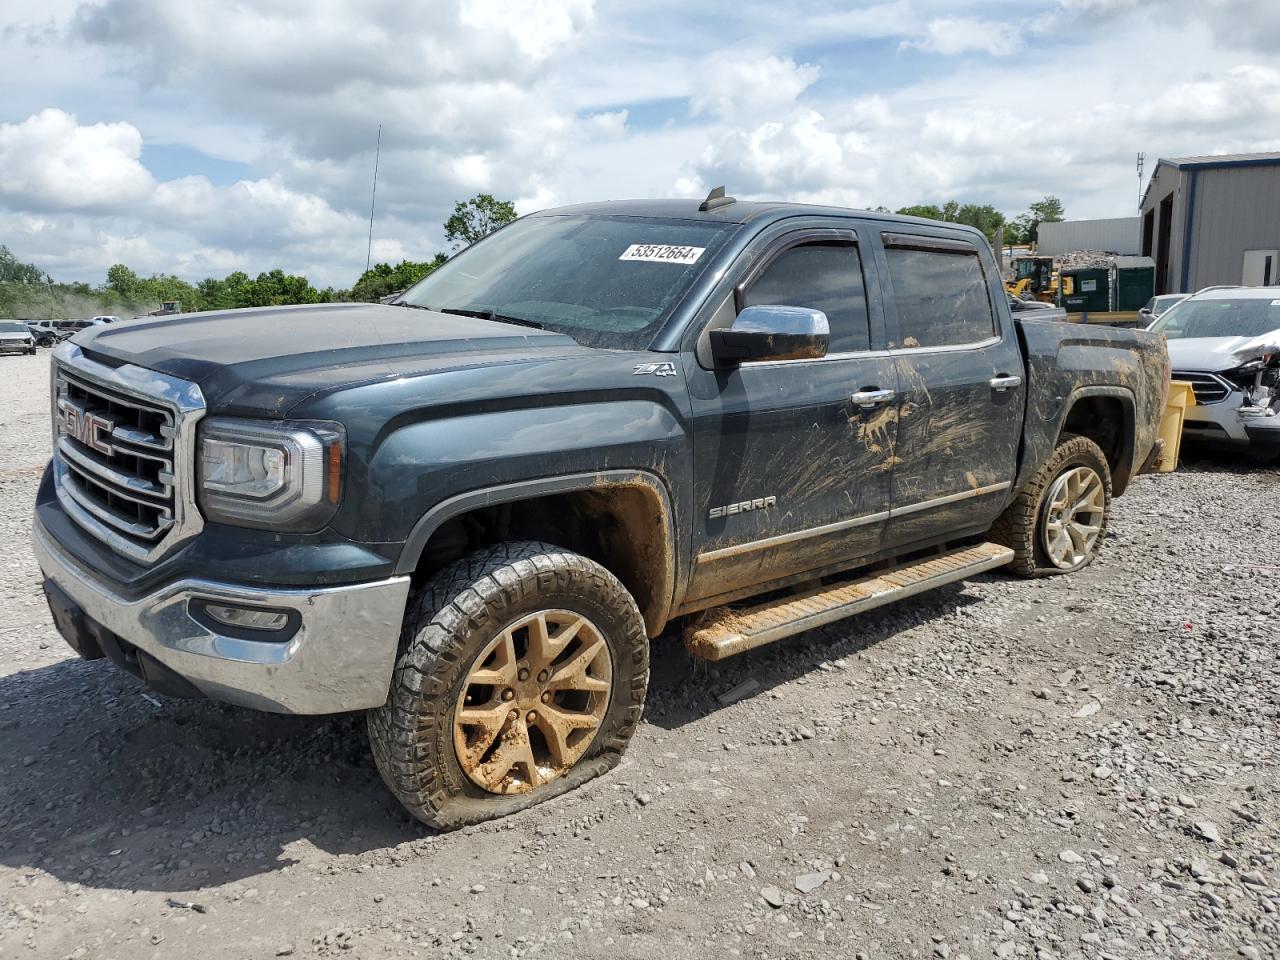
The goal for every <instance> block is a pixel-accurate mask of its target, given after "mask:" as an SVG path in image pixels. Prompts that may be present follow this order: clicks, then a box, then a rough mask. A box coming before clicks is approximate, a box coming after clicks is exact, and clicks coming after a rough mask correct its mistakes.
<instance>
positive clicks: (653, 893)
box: [0, 353, 1280, 960]
mask: <svg viewBox="0 0 1280 960" xmlns="http://www.w3.org/2000/svg"><path fill="white" fill-rule="evenodd" d="M46 357H47V354H44V353H42V355H41V356H40V357H38V358H5V359H4V361H3V362H4V365H5V376H4V378H3V380H2V381H0V430H2V433H0V437H2V439H3V442H2V443H0V535H2V536H3V538H4V543H5V544H6V545H7V550H6V551H5V553H4V559H3V567H2V570H0V597H2V599H0V603H3V609H4V613H5V616H4V618H3V621H0V623H2V626H0V956H3V957H19V956H22V957H25V956H35V957H92V958H94V960H110V958H145V957H174V956H182V957H185V958H203V957H218V958H241V957H243V958H259V957H266V958H269V957H277V956H345V957H387V956H390V957H413V956H421V957H449V956H475V957H485V958H487V957H514V956H524V955H526V954H539V955H542V956H549V957H557V958H559V957H565V958H599V957H637V958H641V957H643V958H652V957H655V956H662V957H664V958H665V960H679V958H685V957H690V958H693V957H697V958H700V960H701V958H707V957H724V956H733V957H736V956H745V957H760V958H765V957H769V958H783V957H811V956H812V957H828V956H830V957H847V958H854V957H866V958H872V960H879V958H897V957H926V958H932V957H941V958H948V957H950V958H960V957H966V956H967V957H970V958H975V960H976V958H986V957H992V956H995V957H1001V958H1007V957H1038V958H1049V957H1088V958H1095V957H1096V958H1138V957H1162V958H1163V957H1181V956H1186V957H1235V956H1241V957H1246V958H1264V957H1276V956H1280V841H1278V839H1277V832H1276V824H1277V821H1280V805H1278V804H1277V794H1278V793H1280V777H1278V776H1277V756H1278V753H1280V749H1278V747H1277V744H1278V743H1280V682H1278V681H1280V662H1278V657H1277V654H1278V652H1280V631H1277V628H1276V624H1277V596H1278V592H1277V588H1276V584H1277V582H1280V547H1278V545H1277V544H1278V543H1280V541H1278V539H1277V523H1278V521H1277V510H1276V507H1277V504H1278V503H1280V497H1278V495H1277V493H1278V490H1280V473H1277V471H1276V470H1275V469H1274V468H1268V469H1263V468H1258V467H1242V466H1236V465H1233V464H1231V463H1230V462H1228V461H1225V460H1221V459H1218V460H1207V461H1204V460H1197V461H1193V462H1191V463H1190V464H1189V465H1187V466H1185V467H1184V468H1183V469H1182V470H1180V471H1179V472H1178V473H1177V474H1174V475H1172V476H1168V477H1159V478H1157V477H1144V478H1141V479H1140V480H1138V481H1137V483H1136V484H1135V485H1134V487H1133V489H1132V490H1131V492H1130V493H1129V494H1128V495H1127V496H1126V497H1124V498H1123V499H1121V500H1120V501H1118V503H1117V506H1116V511H1115V518H1114V522H1113V527H1112V532H1111V534H1110V537H1109V540H1108V543H1107V546H1106V550H1105V553H1104V554H1103V557H1102V559H1101V560H1100V561H1099V562H1098V563H1097V564H1095V565H1094V566H1093V567H1091V568H1090V569H1089V570H1087V571H1085V572H1083V573H1082V574H1079V575H1076V576H1074V577H1068V578H1057V579H1052V580H1044V581H1023V580H1014V579H1010V578H1008V577H1005V576H1002V575H999V574H993V575H988V576H983V577H981V578H978V579H976V580H974V581H972V582H969V583H966V584H963V585H958V586H955V587H952V588H948V589H944V590H942V591H939V592H936V593H934V594H932V595H927V596H924V597H920V598H916V599H914V600H910V601H907V602H906V603H904V604H901V605H899V606H896V607H891V608H888V609H886V610H884V611H880V612H877V613H874V614H871V615H867V616H863V617H861V618H859V619H856V620H853V621H849V622H846V623H844V624H837V625H835V626H833V627H829V628H826V629H824V630H821V631H817V632H815V633H813V634H810V635H808V636H805V637H801V638H797V639H795V640H793V641H791V642H785V643H783V644H780V645H777V646H775V647H773V648H766V649H764V650H761V651H757V652H756V653H753V654H748V655H745V656H743V657H740V658H738V659H736V660H733V661H729V662H728V663H726V664H723V665H719V666H709V665H707V664H702V663H694V662H692V661H690V660H689V659H688V658H687V657H686V656H685V655H684V653H683V651H682V650H681V648H680V647H679V646H678V645H677V643H676V642H675V641H674V640H671V639H665V638H664V639H662V640H659V641H658V643H657V648H656V650H655V663H656V669H655V675H654V678H653V684H652V689H651V699H650V706H649V710H648V716H647V722H646V723H645V724H644V725H643V726H642V727H641V730H640V732H639V733H638V735H637V737H636V739H635V741H634V742H633V745H632V748H631V751H630V753H629V755H628V758H627V759H626V760H625V761H624V763H623V764H622V765H621V766H620V767H619V768H618V770H616V771H615V772H614V773H612V774H611V775H609V776H607V777H605V778H604V779H602V780H598V781H596V782H594V783H592V784H591V785H589V786H588V787H586V788H585V789H583V790H580V791H578V792H577V793H575V794H573V795H571V796H568V797H565V798H563V799H561V800H557V801H554V802H552V803H549V804H545V805H543V806H541V807H539V808H536V809H534V810H531V811H528V812H526V813H524V814H521V815H519V816H516V817H513V818H510V819H508V820H505V821H502V822H499V823H494V824H488V825H485V826H482V827H478V828H471V829H467V830H464V831H461V832H458V833H453V834H446V835H434V834H432V833H430V832H429V831H427V830H425V829H424V828H422V827H420V826H418V825H417V824H415V823H414V822H411V821H410V820H409V819H408V818H407V817H406V816H405V815H403V814H402V813H401V812H400V811H399V808H398V807H397V806H396V804H395V803H394V801H392V800H391V799H390V797H389V796H388V794H387V793H386V792H385V790H384V788H383V787H382V784H381V783H380V781H379V780H378V776H377V773H376V772H375V770H374V768H373V765H372V763H371V761H370V760H369V758H368V753H367V745H366V742H365V737H364V728H363V723H362V722H361V721H360V719H359V718H356V717H339V718H333V719H306V718H288V717H274V716H268V715H265V714H254V713H250V712H247V711H240V710H236V709H233V708H229V707H221V706H219V705H216V704H210V703H199V702H181V701H171V700H163V699H161V698H157V697H153V696H151V695H150V694H147V693H144V692H143V690H142V689H141V688H140V687H139V686H137V685H136V684H135V683H134V682H133V681H132V680H131V679H130V678H128V677H127V676H125V675H123V674H122V673H120V672H118V671H116V670H115V669H114V668H112V667H110V666H109V665H106V664H104V663H93V664H90V663H83V662H79V661H77V660H73V659H71V657H70V655H69V651H68V650H67V648H66V647H65V645H64V644H63V643H62V641H61V639H60V638H59V637H58V636H57V634H56V633H55V632H54V629H53V626H52V624H51V622H50V619H49V616H48V614H47V612H46V610H45V607H44V604H43V602H42V598H41V595H40V589H39V583H38V574H37V570H36V566H35V563H34V561H33V560H32V558H31V555H30V551H29V546H28V543H29V533H28V523H29V516H30V508H31V502H32V499H33V496H34V493H35V489H36V484H37V482H38V476H39V470H40V465H41V464H42V462H43V461H44V459H45V457H46V456H47V455H48V447H49V439H48V428H47V425H46V417H47V413H46V409H47V407H46V400H45V393H46V389H47V387H46V383H47V359H46ZM744 683H746V684H747V685H748V686H750V687H752V689H751V691H750V692H749V693H748V694H747V695H745V696H742V697H741V698H740V699H735V698H734V697H735V696H736V695H737V694H740V693H742V691H741V690H740V689H735V688H740V685H742V684H744Z"/></svg>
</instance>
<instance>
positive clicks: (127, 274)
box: [107, 263, 143, 300]
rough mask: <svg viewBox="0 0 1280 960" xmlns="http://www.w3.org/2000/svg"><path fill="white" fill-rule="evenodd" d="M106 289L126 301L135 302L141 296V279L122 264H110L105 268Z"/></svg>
mask: <svg viewBox="0 0 1280 960" xmlns="http://www.w3.org/2000/svg"><path fill="white" fill-rule="evenodd" d="M107 289H108V290H114V291H115V292H116V293H118V294H120V296H121V297H123V298H124V299H126V300H135V299H138V298H139V296H140V295H142V294H143V290H142V278H141V277H139V276H138V275H137V274H136V273H134V272H133V271H132V270H130V269H129V268H128V267H126V266H125V265H124V264H123V263H116V264H112V265H111V266H110V267H108V268H107Z"/></svg>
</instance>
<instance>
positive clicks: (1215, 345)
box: [1149, 287, 1280, 458]
mask: <svg viewBox="0 0 1280 960" xmlns="http://www.w3.org/2000/svg"><path fill="white" fill-rule="evenodd" d="M1149 329H1150V330H1152V331H1154V332H1156V333H1163V334H1164V335H1165V338H1166V339H1167V340H1168V342H1169V359H1170V361H1171V362H1172V364H1173V378H1174V379H1175V380H1182V381H1186V382H1188V383H1190V384H1191V389H1192V391H1193V392H1194V393H1195V398H1196V405H1195V406H1194V407H1192V408H1190V409H1189V410H1187V415H1186V416H1187V418H1186V421H1185V423H1184V425H1183V438H1184V439H1185V440H1187V441H1189V442H1201V443H1205V444H1209V445H1216V446H1224V447H1233V448H1237V449H1245V450H1248V451H1249V452H1250V453H1253V454H1255V455H1259V456H1262V457H1266V458H1270V457H1275V456H1280V287H1210V288H1208V289H1205V290H1201V291H1200V292H1199V293H1196V294H1195V295H1193V296H1191V297H1188V298H1187V299H1186V300H1183V301H1182V302H1181V303H1179V304H1177V305H1176V306H1174V307H1172V308H1171V309H1170V310H1169V311H1168V312H1166V313H1165V314H1164V315H1163V316H1161V317H1160V319H1158V320H1157V321H1156V322H1155V323H1153V324H1152V325H1151V327H1150V328H1149Z"/></svg>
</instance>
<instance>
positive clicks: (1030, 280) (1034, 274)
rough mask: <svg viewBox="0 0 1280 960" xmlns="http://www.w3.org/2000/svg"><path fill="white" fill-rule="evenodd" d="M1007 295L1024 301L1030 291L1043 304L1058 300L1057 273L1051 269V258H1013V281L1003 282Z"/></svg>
mask: <svg viewBox="0 0 1280 960" xmlns="http://www.w3.org/2000/svg"><path fill="white" fill-rule="evenodd" d="M1004 286H1005V289H1006V290H1008V291H1009V294H1010V295H1011V296H1014V297H1018V298H1019V299H1025V294H1026V293H1027V292H1028V291H1030V292H1031V294H1032V295H1033V296H1034V297H1035V299H1037V300H1040V301H1043V302H1044V303H1056V302H1057V300H1058V272H1057V271H1056V270H1054V269H1053V257H1014V259H1013V279H1012V280H1009V281H1006V282H1005V285H1004Z"/></svg>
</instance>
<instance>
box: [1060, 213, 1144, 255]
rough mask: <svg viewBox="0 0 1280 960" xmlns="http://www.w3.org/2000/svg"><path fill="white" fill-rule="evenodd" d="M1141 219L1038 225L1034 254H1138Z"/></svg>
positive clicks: (1126, 218)
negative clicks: (1084, 251)
mask: <svg viewBox="0 0 1280 960" xmlns="http://www.w3.org/2000/svg"><path fill="white" fill-rule="evenodd" d="M1141 229H1142V218H1141V217H1113V218H1111V219H1108V220H1065V221H1063V222H1062V223H1042V224H1040V238H1039V243H1038V244H1037V245H1036V252H1037V253H1039V254H1041V255H1042V256H1047V257H1056V256H1058V255H1059V254H1062V253H1071V252H1072V251H1073V250H1105V251H1107V252H1108V253H1123V254H1138V253H1141V252H1142V250H1141V249H1140V246H1141Z"/></svg>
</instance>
